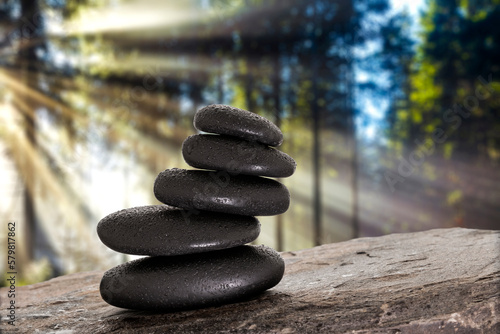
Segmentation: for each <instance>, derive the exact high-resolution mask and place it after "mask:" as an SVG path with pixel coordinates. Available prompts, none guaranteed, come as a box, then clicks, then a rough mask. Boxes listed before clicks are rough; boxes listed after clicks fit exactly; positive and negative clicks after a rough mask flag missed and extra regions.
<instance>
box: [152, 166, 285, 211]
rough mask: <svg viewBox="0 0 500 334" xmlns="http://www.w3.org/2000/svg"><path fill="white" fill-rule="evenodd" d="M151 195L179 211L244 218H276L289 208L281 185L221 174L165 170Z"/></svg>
mask: <svg viewBox="0 0 500 334" xmlns="http://www.w3.org/2000/svg"><path fill="white" fill-rule="evenodd" d="M154 194H155V196H156V198H157V199H158V200H159V201H161V202H162V203H165V204H168V205H172V206H176V207H179V208H184V209H198V210H207V211H216V212H224V213H232V214H237V215H245V216H272V215H277V214H280V213H283V212H285V211H286V210H287V209H288V206H289V205H290V193H289V192H288V189H287V188H286V187H285V186H284V185H283V184H281V183H279V182H277V181H274V180H271V179H267V178H263V177H258V176H249V175H236V176H234V175H233V176H232V175H230V174H229V173H228V172H224V171H218V172H217V171H213V172H210V171H201V170H185V169H178V168H173V169H167V170H165V171H163V172H161V173H160V174H159V175H158V176H157V178H156V180H155V184H154Z"/></svg>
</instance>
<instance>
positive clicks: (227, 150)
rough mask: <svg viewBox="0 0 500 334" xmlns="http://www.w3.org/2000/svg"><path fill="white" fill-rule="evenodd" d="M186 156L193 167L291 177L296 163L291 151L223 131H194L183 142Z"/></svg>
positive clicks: (233, 172) (183, 153) (183, 152)
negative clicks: (230, 135)
mask: <svg viewBox="0 0 500 334" xmlns="http://www.w3.org/2000/svg"><path fill="white" fill-rule="evenodd" d="M182 155H183V156H184V160H186V162H187V163H188V164H189V165H190V166H193V167H196V168H202V169H215V170H225V171H228V172H231V173H232V174H246V175H257V176H258V175H260V176H269V177H288V176H290V175H292V174H293V173H294V172H295V167H296V166H297V164H296V163H295V160H293V159H292V158H291V157H290V156H289V155H288V154H286V153H283V152H280V151H278V150H277V149H275V148H272V147H269V146H267V145H264V144H260V143H257V142H249V141H246V140H241V139H238V138H235V137H229V136H220V135H194V136H190V137H188V138H187V139H186V140H185V141H184V143H183V144H182Z"/></svg>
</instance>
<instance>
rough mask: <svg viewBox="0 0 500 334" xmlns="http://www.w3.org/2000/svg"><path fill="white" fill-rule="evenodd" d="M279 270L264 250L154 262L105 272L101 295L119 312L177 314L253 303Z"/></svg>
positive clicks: (276, 256) (148, 260)
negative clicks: (247, 301)
mask: <svg viewBox="0 0 500 334" xmlns="http://www.w3.org/2000/svg"><path fill="white" fill-rule="evenodd" d="M284 269H285V263H284V261H283V259H282V258H281V256H280V255H279V254H278V253H277V252H276V251H274V250H273V249H271V248H269V247H266V246H238V247H235V248H230V249H224V250H218V251H213V252H207V253H200V254H189V255H180V256H155V257H147V258H142V259H138V260H134V261H131V262H127V263H124V264H121V265H119V266H117V267H114V268H111V269H110V270H108V271H106V272H105V273H104V276H103V278H102V280H101V285H100V292H101V296H102V298H103V299H104V300H105V301H106V302H107V303H108V304H111V305H114V306H117V307H121V308H127V309H137V310H154V311H158V310H163V311H178V310H185V309H194V308H202V307H209V306H218V305H222V304H225V303H233V302H238V301H242V300H246V299H248V298H251V297H254V296H256V295H258V294H259V293H261V292H263V291H265V290H267V289H269V288H272V287H273V286H275V285H276V284H278V283H279V281H280V280H281V278H282V277H283V273H284Z"/></svg>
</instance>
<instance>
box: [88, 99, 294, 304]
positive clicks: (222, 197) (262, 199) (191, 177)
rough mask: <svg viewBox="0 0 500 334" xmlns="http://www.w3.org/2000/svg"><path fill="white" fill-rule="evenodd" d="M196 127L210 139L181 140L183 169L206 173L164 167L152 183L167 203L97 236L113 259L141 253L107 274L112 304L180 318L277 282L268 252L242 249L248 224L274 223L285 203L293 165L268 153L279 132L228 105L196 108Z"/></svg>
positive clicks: (111, 221)
mask: <svg viewBox="0 0 500 334" xmlns="http://www.w3.org/2000/svg"><path fill="white" fill-rule="evenodd" d="M194 126H195V128H197V129H198V130H200V131H203V132H207V133H211V134H198V135H194V136H190V137H189V138H187V139H186V140H185V141H184V143H183V146H182V154H183V156H184V159H185V160H186V162H187V163H188V164H189V165H191V166H193V167H196V168H201V169H206V170H184V169H177V168H174V169H167V170H165V171H163V172H161V173H160V174H159V175H158V177H157V178H156V181H155V184H154V194H155V196H156V198H157V199H158V200H159V201H161V202H162V203H165V204H167V205H151V206H143V207H136V208H130V209H125V210H121V211H118V212H115V213H113V214H110V215H108V216H106V217H105V218H103V219H102V220H101V221H100V222H99V224H98V226H97V233H98V235H99V237H100V239H101V240H102V242H103V243H104V244H105V245H106V246H108V247H109V248H111V249H113V250H116V251H118V252H122V253H126V254H134V255H148V257H144V258H141V259H138V260H134V261H130V262H127V263H124V264H121V265H119V266H117V267H114V268H112V269H110V270H108V271H106V273H105V274H104V276H103V278H102V280H101V285H100V292H101V296H102V297H103V299H104V300H105V301H106V302H107V303H109V304H111V305H114V306H118V307H122V308H128V309H140V310H164V311H177V310H183V309H193V308H201V307H208V306H217V305H221V304H225V303H232V302H237V301H241V300H245V299H248V298H251V297H253V296H255V295H257V294H259V293H261V292H263V291H265V290H267V289H269V288H271V287H273V286H275V285H276V284H278V283H279V281H280V280H281V278H282V277H283V273H284V269H285V265H284V261H283V259H282V258H281V256H280V255H279V254H278V253H277V252H276V251H275V250H273V249H272V248H269V247H266V246H263V245H262V246H251V245H245V244H247V243H249V242H252V241H254V240H255V239H256V238H257V237H258V235H259V233H260V223H259V221H258V220H257V219H256V218H255V217H254V216H268V215H277V214H281V213H283V212H285V211H286V210H287V209H288V206H289V204H290V194H289V192H288V190H287V188H286V187H285V186H284V185H283V184H281V183H279V182H277V181H275V180H272V179H269V178H264V177H261V176H267V177H287V176H290V175H292V174H293V173H294V171H295V167H296V164H295V161H294V160H293V159H292V158H291V157H290V156H288V155H287V154H285V153H282V152H280V151H278V150H276V149H274V148H272V147H270V146H279V145H281V143H282V142H283V134H282V133H281V131H280V129H279V128H278V127H277V126H276V125H274V124H273V123H271V122H270V121H269V120H267V119H265V118H263V117H261V116H258V115H256V114H254V113H252V112H249V111H246V110H242V109H238V108H233V107H230V106H225V105H210V106H207V107H204V108H202V109H200V110H199V111H198V112H197V113H196V115H195V117H194Z"/></svg>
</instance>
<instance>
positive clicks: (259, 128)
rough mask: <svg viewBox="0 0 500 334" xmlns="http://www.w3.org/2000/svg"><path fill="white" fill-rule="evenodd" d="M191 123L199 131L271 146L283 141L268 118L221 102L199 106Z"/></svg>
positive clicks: (277, 129)
mask: <svg viewBox="0 0 500 334" xmlns="http://www.w3.org/2000/svg"><path fill="white" fill-rule="evenodd" d="M193 125H194V127H195V128H197V129H198V130H201V131H205V132H210V133H217V134H221V135H228V136H235V137H239V138H242V139H246V140H251V141H258V142H260V143H263V144H267V145H271V146H279V145H281V143H283V133H282V132H281V130H280V129H279V128H278V127H277V126H276V125H275V124H274V123H273V122H271V121H270V120H268V119H266V118H264V117H262V116H259V115H257V114H254V113H253V112H250V111H248V110H244V109H239V108H235V107H231V106H227V105H222V104H212V105H209V106H206V107H203V108H201V109H200V110H198V111H197V112H196V114H195V115H194V121H193Z"/></svg>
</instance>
